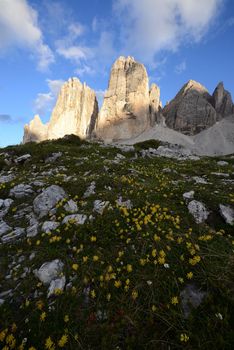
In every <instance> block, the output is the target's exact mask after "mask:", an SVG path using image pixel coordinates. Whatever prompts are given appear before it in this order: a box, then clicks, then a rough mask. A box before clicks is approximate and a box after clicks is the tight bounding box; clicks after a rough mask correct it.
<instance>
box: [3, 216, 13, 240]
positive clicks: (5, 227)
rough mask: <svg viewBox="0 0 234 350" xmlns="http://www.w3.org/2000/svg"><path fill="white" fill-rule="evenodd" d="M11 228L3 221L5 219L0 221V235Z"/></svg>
mask: <svg viewBox="0 0 234 350" xmlns="http://www.w3.org/2000/svg"><path fill="white" fill-rule="evenodd" d="M11 230H12V228H11V227H10V226H9V225H7V223H5V221H3V220H2V221H0V237H1V236H3V235H5V234H6V233H8V232H10V231H11Z"/></svg>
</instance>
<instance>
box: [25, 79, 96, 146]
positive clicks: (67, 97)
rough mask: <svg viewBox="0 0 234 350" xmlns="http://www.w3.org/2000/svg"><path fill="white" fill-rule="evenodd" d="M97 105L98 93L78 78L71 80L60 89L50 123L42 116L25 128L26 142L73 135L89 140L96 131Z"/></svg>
mask: <svg viewBox="0 0 234 350" xmlns="http://www.w3.org/2000/svg"><path fill="white" fill-rule="evenodd" d="M97 116H98V103H97V99H96V95H95V92H94V91H93V90H92V89H90V88H89V87H88V86H87V85H86V84H85V83H84V84H82V83H81V82H80V81H79V79H77V78H72V79H69V80H68V81H67V82H66V83H65V84H64V85H63V86H62V88H61V91H60V94H59V97H58V100H57V103H56V106H55V108H54V110H53V112H52V116H51V119H50V121H49V123H47V124H45V125H44V124H43V123H42V122H41V120H40V117H39V116H35V118H34V119H33V120H32V121H31V122H30V123H29V125H26V126H25V128H24V139H23V142H24V143H26V142H30V141H35V142H40V141H43V140H50V139H57V138H60V137H63V136H65V135H70V134H74V135H77V136H79V137H81V138H89V137H90V136H91V134H92V131H93V129H94V128H95V124H96V119H97Z"/></svg>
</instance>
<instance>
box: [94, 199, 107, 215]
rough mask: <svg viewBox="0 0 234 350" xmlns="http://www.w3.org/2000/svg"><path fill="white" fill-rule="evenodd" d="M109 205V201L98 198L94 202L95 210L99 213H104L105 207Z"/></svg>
mask: <svg viewBox="0 0 234 350" xmlns="http://www.w3.org/2000/svg"><path fill="white" fill-rule="evenodd" d="M108 205H109V202H106V201H101V200H96V201H95V202H94V208H93V210H94V211H96V212H97V213H98V214H101V215H102V214H103V212H104V210H105V208H106V207H107V206H108Z"/></svg>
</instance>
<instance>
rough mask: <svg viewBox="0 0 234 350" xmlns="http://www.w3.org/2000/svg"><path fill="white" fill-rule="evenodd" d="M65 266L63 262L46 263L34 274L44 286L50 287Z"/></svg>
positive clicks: (57, 260)
mask: <svg viewBox="0 0 234 350" xmlns="http://www.w3.org/2000/svg"><path fill="white" fill-rule="evenodd" d="M63 266H64V264H63V263H62V261H61V260H59V259H55V260H53V261H50V262H46V263H44V264H43V265H42V266H41V267H40V268H39V270H34V274H35V276H36V277H37V278H39V280H40V281H41V282H42V283H43V284H45V285H49V284H50V282H51V281H52V280H54V279H56V278H57V277H58V276H59V275H60V273H61V272H62V269H63Z"/></svg>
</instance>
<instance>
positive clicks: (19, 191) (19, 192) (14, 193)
mask: <svg viewBox="0 0 234 350" xmlns="http://www.w3.org/2000/svg"><path fill="white" fill-rule="evenodd" d="M33 193H34V192H33V189H32V187H31V186H30V185H25V184H20V185H17V186H15V187H13V188H12V189H11V190H10V196H11V197H15V198H23V197H27V196H31V195H32V194H33Z"/></svg>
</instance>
